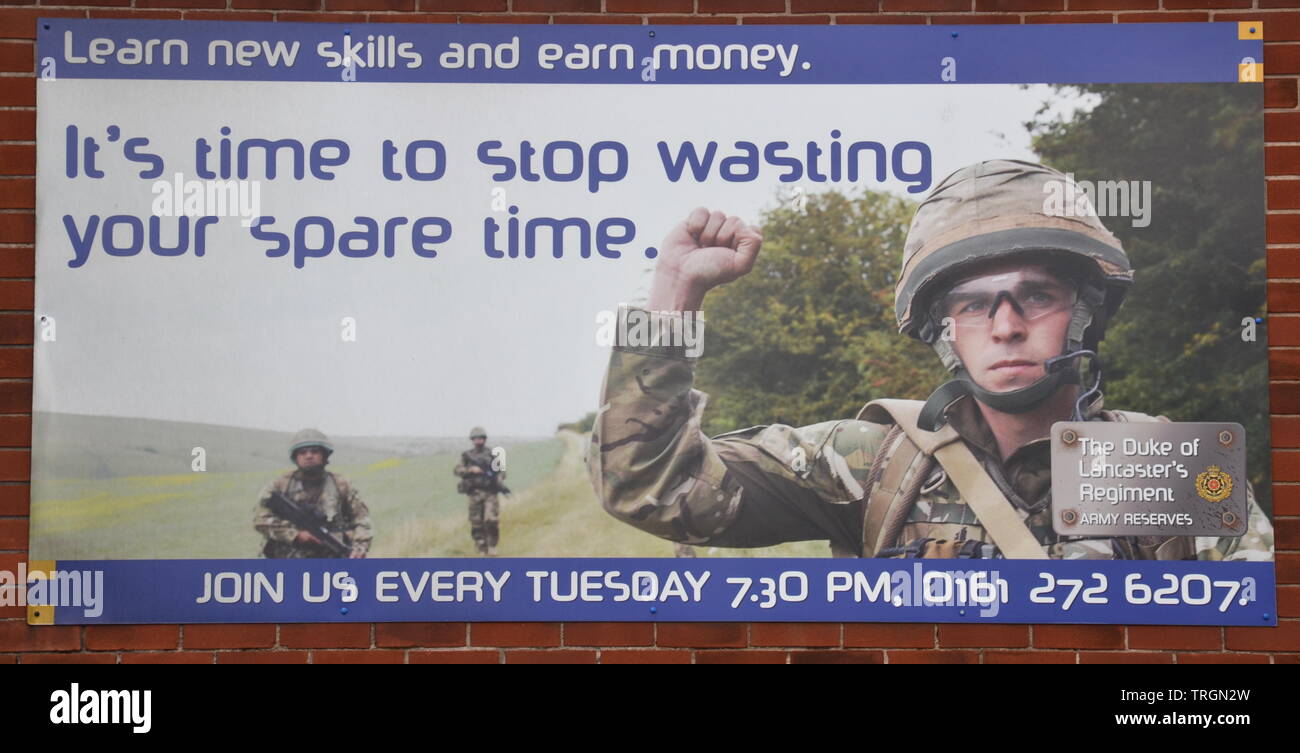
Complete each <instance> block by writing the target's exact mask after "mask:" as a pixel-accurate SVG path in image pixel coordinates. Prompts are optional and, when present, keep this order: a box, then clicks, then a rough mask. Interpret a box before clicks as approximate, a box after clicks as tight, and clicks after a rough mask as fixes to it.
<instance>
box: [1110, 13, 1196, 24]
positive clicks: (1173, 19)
mask: <svg viewBox="0 0 1300 753" xmlns="http://www.w3.org/2000/svg"><path fill="white" fill-rule="evenodd" d="M1115 20H1116V21H1119V22H1120V23H1157V24H1172V23H1183V22H1188V21H1209V20H1210V14H1209V13H1190V12H1186V11H1184V12H1182V13H1169V12H1162V13H1116V14H1115Z"/></svg>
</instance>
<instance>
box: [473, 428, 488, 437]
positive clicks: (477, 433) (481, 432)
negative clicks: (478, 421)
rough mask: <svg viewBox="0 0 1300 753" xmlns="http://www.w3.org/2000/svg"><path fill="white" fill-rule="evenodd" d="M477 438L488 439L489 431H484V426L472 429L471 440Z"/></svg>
mask: <svg viewBox="0 0 1300 753" xmlns="http://www.w3.org/2000/svg"><path fill="white" fill-rule="evenodd" d="M476 437H483V438H484V439H487V429H484V428H483V427H482V426H475V427H474V428H473V429H470V430H469V438H470V439H474V438H476Z"/></svg>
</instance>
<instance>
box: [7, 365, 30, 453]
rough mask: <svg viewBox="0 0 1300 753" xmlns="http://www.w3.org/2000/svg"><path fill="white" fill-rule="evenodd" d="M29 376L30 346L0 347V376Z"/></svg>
mask: <svg viewBox="0 0 1300 753" xmlns="http://www.w3.org/2000/svg"><path fill="white" fill-rule="evenodd" d="M31 376H32V349H31V348H0V377H27V378H30V377H31ZM26 444H27V443H25V442H24V443H23V445H26Z"/></svg>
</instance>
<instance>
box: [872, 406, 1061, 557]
mask: <svg viewBox="0 0 1300 753" xmlns="http://www.w3.org/2000/svg"><path fill="white" fill-rule="evenodd" d="M922 406H924V403H923V402H921V401H920V400H873V401H871V402H869V403H867V404H866V405H865V406H863V408H862V410H861V411H859V412H858V420H864V421H872V422H875V423H892V424H894V425H895V426H898V427H899V428H901V429H902V430H903V433H904V434H905V435H906V438H907V439H908V440H909V443H910V444H911V445H913V447H915V449H916V452H917V453H919V454H924V455H929V456H933V457H934V459H935V460H937V461H938V462H939V465H941V466H943V469H944V471H946V472H947V473H948V478H950V479H952V482H953V484H955V485H956V487H957V490H958V491H959V492H961V495H962V499H963V500H965V502H966V504H967V505H969V506H970V508H971V511H972V512H974V513H975V516H976V517H977V518H979V521H980V524H981V525H983V526H984V529H985V530H986V531H988V532H989V536H991V537H992V539H993V543H994V544H996V545H997V547H998V549H999V550H1001V552H1002V554H1003V555H1004V556H1006V557H1008V558H1010V559H1039V560H1041V559H1047V558H1048V557H1047V552H1046V551H1044V549H1043V547H1042V545H1041V544H1039V543H1038V539H1036V538H1034V535H1033V534H1032V533H1030V532H1029V528H1028V527H1026V526H1025V522H1024V521H1023V520H1022V519H1021V518H1020V515H1019V514H1018V513H1017V512H1016V509H1015V507H1014V506H1012V504H1011V502H1010V501H1009V500H1008V499H1007V498H1006V495H1004V494H1003V493H1002V490H1001V489H999V488H998V485H997V484H996V483H994V482H993V479H992V478H990V477H989V474H988V473H987V472H986V471H985V470H984V467H983V466H982V465H980V463H979V460H977V459H976V458H975V454H974V453H972V452H971V451H970V447H968V446H967V445H966V443H965V442H963V441H962V440H961V437H960V436H959V435H958V434H957V430H956V429H954V428H953V427H952V425H951V424H946V425H944V426H943V427H942V428H940V429H939V431H926V430H924V429H921V428H920V427H919V426H918V425H917V421H918V419H919V416H920V413H921V408H922ZM882 449H883V448H882ZM898 454H899V453H898V452H897V451H895V452H894V456H895V458H896V457H897V456H898ZM895 458H891V459H890V460H889V461H888V462H889V465H890V466H893V465H895V464H897V463H898V462H899V461H898V460H896V459H895ZM912 459H913V460H914V459H915V458H912ZM911 465H912V463H911V461H909V462H908V463H907V466H908V467H910V466H911ZM891 470H893V469H892V467H887V468H886V469H885V470H884V472H883V473H882V478H881V484H880V486H882V487H883V486H884V485H885V484H884V477H885V476H888V475H889V473H890V471H891ZM905 470H906V469H903V471H898V473H899V474H900V475H901V474H902V473H903V472H904V471H905ZM875 492H876V489H873V490H872V495H871V500H872V502H871V503H868V508H867V513H866V518H867V519H868V520H869V519H871V518H872V511H871V504H872V503H874V502H875V501H876V500H877V497H876V494H875ZM902 497H903V495H901V494H897V493H895V494H894V495H893V496H892V497H891V498H890V501H889V504H887V505H883V507H887V508H888V507H897V506H901V505H902V503H903V501H904V500H903V499H902ZM911 501H912V502H915V496H913V497H912V500H911ZM910 506H911V504H908V505H907V507H909V508H910ZM893 512H894V513H896V514H897V513H898V510H897V509H895V510H894V511H893ZM876 514H877V515H878V516H881V517H883V518H891V517H894V516H893V515H890V514H889V511H888V510H884V511H881V512H879V513H876ZM887 529H888V526H885V525H884V524H883V523H882V524H881V528H879V529H876V538H877V540H876V541H871V540H869V539H867V538H866V537H865V534H866V524H865V523H864V527H863V532H864V538H863V547H864V550H865V551H868V552H872V553H874V552H876V551H879V550H880V546H881V544H880V541H879V539H880V538H883V536H882V534H883V533H884V532H885V531H886V530H887ZM886 543H888V542H886ZM872 547H874V548H872Z"/></svg>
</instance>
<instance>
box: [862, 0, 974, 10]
mask: <svg viewBox="0 0 1300 753" xmlns="http://www.w3.org/2000/svg"><path fill="white" fill-rule="evenodd" d="M970 9H971V0H880V10H881V11H883V12H885V13H897V12H905V13H917V12H920V11H959V10H970Z"/></svg>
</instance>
